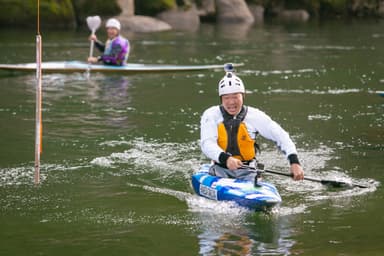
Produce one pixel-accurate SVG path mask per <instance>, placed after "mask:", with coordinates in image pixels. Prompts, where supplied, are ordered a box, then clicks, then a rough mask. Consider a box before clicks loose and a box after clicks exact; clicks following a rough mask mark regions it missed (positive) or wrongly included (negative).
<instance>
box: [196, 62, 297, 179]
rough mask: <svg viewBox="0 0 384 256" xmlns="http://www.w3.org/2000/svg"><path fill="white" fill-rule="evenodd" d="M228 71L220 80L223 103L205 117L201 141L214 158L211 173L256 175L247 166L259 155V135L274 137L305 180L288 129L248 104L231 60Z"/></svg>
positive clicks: (293, 167) (204, 151)
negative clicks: (256, 138) (257, 142)
mask: <svg viewBox="0 0 384 256" xmlns="http://www.w3.org/2000/svg"><path fill="white" fill-rule="evenodd" d="M225 71H226V74H225V76H224V77H223V78H222V79H221V80H220V82H219V88H218V89H219V97H220V99H221V105H219V106H213V107H210V108H208V109H207V110H205V111H204V113H203V115H202V117H201V126H200V143H201V144H200V145H201V150H202V151H203V153H204V154H205V155H206V156H207V157H208V158H210V159H212V160H213V161H214V165H212V166H211V168H210V170H209V173H210V174H211V175H215V176H219V177H228V178H246V179H248V178H251V176H252V175H253V177H252V178H254V175H255V172H254V171H252V170H250V169H249V168H247V167H246V166H247V165H249V164H250V163H251V162H252V161H253V162H254V161H255V158H256V151H257V150H256V146H257V144H256V141H255V137H256V135H258V134H260V135H261V136H263V137H265V138H266V139H269V140H272V141H274V142H275V143H276V145H277V147H278V148H279V149H280V150H281V152H282V153H283V154H284V155H285V156H286V157H287V159H288V160H289V163H290V171H291V173H292V177H293V179H294V180H302V179H303V178H304V171H303V169H302V168H301V166H300V162H299V159H298V156H297V151H296V146H295V144H294V143H293V141H292V140H291V138H290V137H289V135H288V133H287V132H286V131H285V130H284V129H283V128H281V126H280V125H279V124H277V123H276V122H275V121H273V120H272V119H271V118H270V117H269V116H268V115H267V114H265V113H264V112H262V111H260V110H259V109H257V108H254V107H250V106H245V105H244V104H243V102H244V98H245V88H244V84H243V81H242V80H241V79H240V78H239V77H237V76H236V75H235V73H234V70H233V66H232V65H231V64H227V65H226V67H225Z"/></svg>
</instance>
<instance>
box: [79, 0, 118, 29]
mask: <svg viewBox="0 0 384 256" xmlns="http://www.w3.org/2000/svg"><path fill="white" fill-rule="evenodd" d="M72 4H73V8H74V9H75V13H76V21H77V24H79V25H82V24H85V20H86V18H87V17H88V16H95V15H100V16H115V15H118V14H119V13H120V12H121V9H120V7H119V6H118V4H117V2H116V1H106V0H72Z"/></svg>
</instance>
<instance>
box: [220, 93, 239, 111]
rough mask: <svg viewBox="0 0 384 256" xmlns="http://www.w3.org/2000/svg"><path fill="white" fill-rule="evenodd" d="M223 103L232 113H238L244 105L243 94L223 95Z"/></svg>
mask: <svg viewBox="0 0 384 256" xmlns="http://www.w3.org/2000/svg"><path fill="white" fill-rule="evenodd" d="M221 103H222V104H223V107H224V109H225V110H226V111H227V112H228V114H230V115H237V114H238V113H239V112H240V110H241V107H242V106H243V94H242V93H231V94H225V95H223V96H221Z"/></svg>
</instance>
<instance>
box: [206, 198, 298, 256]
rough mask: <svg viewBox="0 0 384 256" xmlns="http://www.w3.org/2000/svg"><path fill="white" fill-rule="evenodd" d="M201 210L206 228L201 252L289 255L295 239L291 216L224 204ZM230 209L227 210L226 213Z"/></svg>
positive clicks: (207, 253)
mask: <svg viewBox="0 0 384 256" xmlns="http://www.w3.org/2000/svg"><path fill="white" fill-rule="evenodd" d="M223 206H224V204H221V205H220V207H221V209H220V210H218V211H216V212H214V211H210V212H199V214H198V218H199V219H200V221H201V226H202V227H203V228H202V230H201V233H200V234H199V235H198V239H199V247H200V250H199V255H204V256H211V255H242V256H245V255H287V254H289V252H290V250H291V248H292V246H293V245H294V244H295V242H294V241H293V240H292V239H291V237H292V228H291V227H290V226H291V223H290V218H288V217H287V216H280V215H279V214H278V213H254V212H249V211H246V210H244V211H242V210H235V209H236V208H237V207H232V206H228V205H226V206H224V207H223ZM225 212H226V213H225Z"/></svg>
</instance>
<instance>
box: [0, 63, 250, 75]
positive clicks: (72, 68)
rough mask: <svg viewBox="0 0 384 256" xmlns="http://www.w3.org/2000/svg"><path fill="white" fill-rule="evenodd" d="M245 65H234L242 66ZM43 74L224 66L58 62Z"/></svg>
mask: <svg viewBox="0 0 384 256" xmlns="http://www.w3.org/2000/svg"><path fill="white" fill-rule="evenodd" d="M241 65H243V64H241V63H240V64H234V66H241ZM41 68H42V70H43V72H48V73H53V72H59V73H62V72H85V71H88V70H90V71H91V72H92V71H93V72H115V73H130V72H132V73H134V72H170V71H198V70H209V69H222V68H223V65H221V64H220V65H219V64H217V65H166V64H164V65H162V64H140V63H128V64H126V65H124V66H112V65H99V64H96V65H95V64H88V63H86V62H81V61H56V62H43V63H42V64H41ZM0 70H8V71H35V70H36V63H24V64H0Z"/></svg>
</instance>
